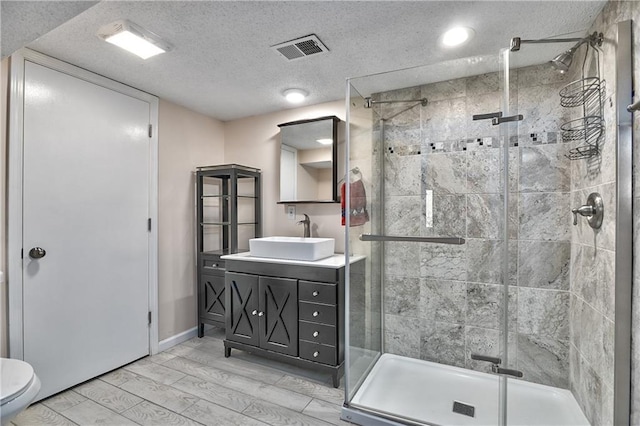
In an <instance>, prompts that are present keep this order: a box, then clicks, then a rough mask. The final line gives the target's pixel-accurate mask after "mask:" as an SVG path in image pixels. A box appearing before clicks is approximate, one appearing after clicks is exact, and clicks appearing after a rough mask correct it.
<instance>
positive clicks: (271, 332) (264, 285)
mask: <svg viewBox="0 0 640 426" xmlns="http://www.w3.org/2000/svg"><path fill="white" fill-rule="evenodd" d="M259 287H260V311H261V312H262V313H263V315H261V316H260V317H259V318H260V346H261V347H262V348H263V349H269V350H272V351H274V352H280V353H284V354H288V355H294V356H297V355H298V283H297V281H296V280H292V279H287V278H268V277H260V286H259Z"/></svg>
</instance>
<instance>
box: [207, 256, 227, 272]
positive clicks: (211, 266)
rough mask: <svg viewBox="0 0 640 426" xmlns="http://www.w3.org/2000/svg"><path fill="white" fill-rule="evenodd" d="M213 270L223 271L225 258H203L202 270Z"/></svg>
mask: <svg viewBox="0 0 640 426" xmlns="http://www.w3.org/2000/svg"><path fill="white" fill-rule="evenodd" d="M207 271H209V272H213V271H222V272H224V260H220V259H216V258H203V259H202V272H204V273H205V274H206V273H207Z"/></svg>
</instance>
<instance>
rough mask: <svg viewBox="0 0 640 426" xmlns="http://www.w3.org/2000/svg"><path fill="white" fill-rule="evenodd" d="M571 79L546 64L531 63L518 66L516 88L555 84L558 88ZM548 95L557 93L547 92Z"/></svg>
mask: <svg viewBox="0 0 640 426" xmlns="http://www.w3.org/2000/svg"><path fill="white" fill-rule="evenodd" d="M570 81H571V79H570V78H569V76H568V75H567V74H561V73H559V72H557V71H556V70H554V69H553V68H552V67H550V66H548V64H540V65H532V66H528V67H522V68H518V88H519V89H522V88H525V87H534V86H541V85H548V84H552V85H556V86H558V89H560V87H562V86H563V85H565V84H567V83H569V82H570ZM548 95H549V96H552V95H557V92H553V93H548Z"/></svg>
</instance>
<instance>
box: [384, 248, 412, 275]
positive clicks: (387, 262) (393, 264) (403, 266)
mask: <svg viewBox="0 0 640 426" xmlns="http://www.w3.org/2000/svg"><path fill="white" fill-rule="evenodd" d="M384 272H385V275H396V276H399V275H400V276H405V277H419V276H420V245H419V244H416V243H412V242H409V243H400V242H390V243H385V245H384Z"/></svg>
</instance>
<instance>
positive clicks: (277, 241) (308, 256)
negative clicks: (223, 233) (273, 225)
mask: <svg viewBox="0 0 640 426" xmlns="http://www.w3.org/2000/svg"><path fill="white" fill-rule="evenodd" d="M335 244H336V240H334V239H333V238H302V237H265V238H252V239H250V240H249V252H250V253H251V256H256V257H270V258H273V259H289V260H306V261H314V260H319V259H324V258H325V257H329V256H333V252H334V250H335Z"/></svg>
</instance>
